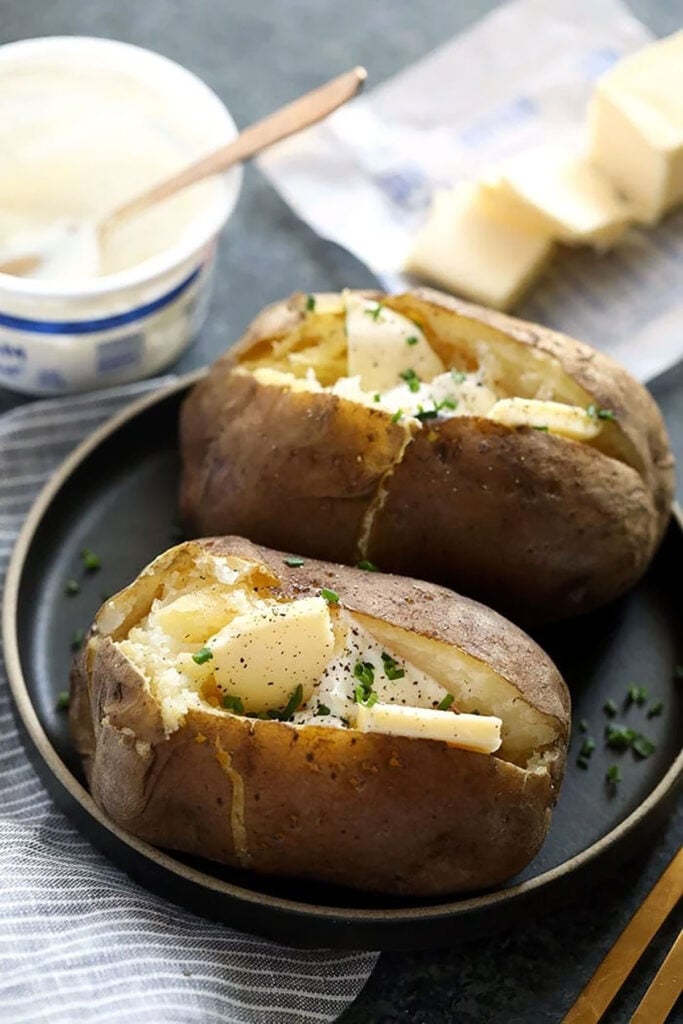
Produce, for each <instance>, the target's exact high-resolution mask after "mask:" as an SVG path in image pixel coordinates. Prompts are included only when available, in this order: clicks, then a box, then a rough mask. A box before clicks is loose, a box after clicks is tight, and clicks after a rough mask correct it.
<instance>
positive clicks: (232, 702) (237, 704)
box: [221, 693, 244, 715]
mask: <svg viewBox="0 0 683 1024" xmlns="http://www.w3.org/2000/svg"><path fill="white" fill-rule="evenodd" d="M221 704H222V706H223V707H224V708H225V710H226V711H234V712H235V714H236V715H242V714H244V704H243V703H242V698H241V697H236V696H235V695H234V694H232V693H226V694H225V696H224V697H223V700H222V701H221Z"/></svg>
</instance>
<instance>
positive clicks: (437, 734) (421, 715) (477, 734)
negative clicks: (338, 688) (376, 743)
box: [356, 703, 503, 754]
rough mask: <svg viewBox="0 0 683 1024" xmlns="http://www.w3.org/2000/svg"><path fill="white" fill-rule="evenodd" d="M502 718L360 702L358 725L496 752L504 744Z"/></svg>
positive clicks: (485, 752)
mask: <svg viewBox="0 0 683 1024" xmlns="http://www.w3.org/2000/svg"><path fill="white" fill-rule="evenodd" d="M502 725H503V722H502V720H501V719H500V718H496V717H495V716H494V715H466V714H456V713H454V712H453V711H434V710H432V709H431V708H409V707H405V706H404V705H403V704H381V703H377V704H373V705H372V707H365V705H363V704H359V705H358V712H357V717H356V729H358V730H359V731H360V732H379V733H385V734H386V735H388V736H407V737H413V738H415V739H420V740H443V741H444V742H446V743H451V744H453V746H456V747H462V748H463V749H464V750H475V751H477V752H478V753H480V754H493V753H494V751H496V750H498V748H499V747H500V745H501V738H500V730H501V727H502Z"/></svg>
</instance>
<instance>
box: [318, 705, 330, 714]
mask: <svg viewBox="0 0 683 1024" xmlns="http://www.w3.org/2000/svg"><path fill="white" fill-rule="evenodd" d="M316 714H317V715H329V714H331V712H330V709H329V708H328V706H327V704H318V710H317V711H316Z"/></svg>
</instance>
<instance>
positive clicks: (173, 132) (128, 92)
mask: <svg viewBox="0 0 683 1024" xmlns="http://www.w3.org/2000/svg"><path fill="white" fill-rule="evenodd" d="M61 68H64V69H65V70H68V74H67V75H65V77H69V76H70V78H71V80H72V81H73V80H74V75H78V76H81V78H82V81H83V88H84V89H87V90H88V98H89V99H90V101H92V99H93V95H94V96H95V97H97V90H98V89H101V90H102V96H103V98H104V100H103V103H104V105H105V106H106V98H107V96H110V95H119V94H120V95H123V96H125V97H130V99H131V102H132V103H134V104H135V116H136V117H138V116H139V112H140V110H144V111H145V117H147V118H148V122H149V127H150V131H151V132H152V134H153V135H154V133H157V134H158V137H159V138H162V137H163V138H164V139H165V140H168V141H169V144H170V143H171V142H172V144H173V145H174V146H175V145H177V147H178V148H179V149H181V150H182V159H183V162H186V163H190V162H191V161H193V160H194V159H196V158H198V157H200V156H203V155H204V154H206V153H207V152H209V151H210V150H212V149H215V148H217V147H219V146H220V145H223V144H225V143H226V142H229V141H230V139H232V138H233V137H234V136H235V135H236V133H237V129H236V127H235V123H234V121H233V119H232V117H231V116H230V113H229V112H228V110H227V109H226V107H225V106H224V104H223V103H222V102H221V100H220V99H219V98H218V97H217V96H216V95H215V93H213V92H212V91H211V90H210V89H209V88H208V87H207V86H206V85H205V84H204V83H203V82H201V81H200V80H199V79H198V78H197V77H196V76H195V75H193V74H192V73H191V72H189V71H187V70H186V69H184V68H182V67H180V66H179V65H177V64H174V63H173V62H172V61H170V60H167V59H166V58H165V57H161V56H160V55H158V54H155V53H151V52H150V51H148V50H143V49H141V48H139V47H136V46H130V45H128V44H126V43H120V42H114V41H112V40H107V39H94V38H93V39H90V38H81V37H54V38H45V39H32V40H27V41H23V42H19V43H12V44H9V45H7V46H3V47H0V101H2V98H3V87H4V85H5V83H8V82H9V83H10V84H11V83H12V82H15V81H16V76H22V78H21V82H20V86H19V88H20V89H21V90H24V92H22V93H21V95H22V97H23V95H24V93H25V94H26V96H27V103H29V102H31V101H32V99H33V98H35V100H36V102H41V97H40V89H41V85H40V82H41V81H43V82H44V80H45V74H49V75H51V74H52V73H53V71H55V70H56V71H57V72H59V70H60V69H61ZM31 75H32V76H33V79H30V77H27V76H31ZM41 76H42V78H41ZM32 81H35V83H36V85H35V91H36V95H35V97H32V94H31V89H33V88H34V86H33V85H32V84H31V83H32ZM76 81H77V82H80V78H77V79H76ZM27 83H28V84H27ZM76 95H78V94H77V93H76ZM22 102H23V99H22ZM122 102H124V103H125V102H128V100H127V99H125V100H124V101H122ZM1 113H2V111H1V110H0V114H1ZM78 116H79V114H78V110H75V111H74V122H73V125H70V126H69V130H70V131H71V130H73V131H78V124H79V121H78ZM148 122H147V121H145V124H147V123H148ZM116 128H117V126H113V128H112V161H114V164H113V166H114V167H115V161H116V160H117V159H119V157H120V152H121V146H125V141H126V140H125V132H123V133H121V132H119V135H118V136H117V133H116ZM118 128H119V129H120V128H121V125H119V126H118ZM57 143H59V140H57ZM62 148H63V147H62ZM0 149H2V118H1V117H0ZM100 156H101V154H100ZM29 157H30V153H29ZM126 159H135V153H134V152H128V153H126ZM46 166H47V173H50V166H49V161H46ZM241 178H242V175H241V169H240V168H234V169H232V170H231V171H230V172H228V173H227V174H225V175H223V176H221V177H220V178H219V179H214V181H213V182H212V185H211V190H210V191H208V192H207V193H206V199H205V200H204V199H203V200H202V202H201V204H200V206H199V208H198V209H197V212H196V215H193V216H192V217H190V219H186V221H185V223H182V220H181V221H179V223H178V232H177V236H175V237H173V238H172V240H170V244H168V245H167V246H166V247H165V248H163V249H162V251H160V252H158V253H156V254H155V255H153V256H151V257H150V258H148V259H144V260H143V262H140V263H137V264H136V265H133V266H130V267H128V268H126V269H122V270H118V271H117V272H114V273H109V274H106V275H105V276H102V277H89V278H83V279H82V280H81V279H78V280H75V281H58V280H50V279H45V280H43V279H34V278H28V277H17V276H12V275H8V274H0V385H3V386H5V387H8V388H11V389H12V390H15V391H20V392H23V393H26V394H34V395H48V394H50V395H54V394H64V393H68V392H75V391H82V390H87V389H90V388H98V387H108V386H110V385H113V384H120V383H123V382H126V381H132V380H138V379H140V378H142V377H145V376H148V375H150V374H153V373H155V372H157V371H158V370H161V369H162V368H163V367H165V366H167V365H168V364H170V363H172V362H173V361H175V360H176V359H177V358H178V356H179V355H180V354H181V353H182V352H183V351H184V350H185V349H186V348H187V347H188V345H189V344H190V342H191V341H192V339H193V338H194V336H195V335H196V334H197V332H198V331H199V329H200V327H201V325H202V323H203V321H204V318H205V316H206V311H207V307H208V302H209V298H210V292H211V285H212V269H213V264H214V258H215V245H216V239H217V236H218V234H219V232H220V231H221V229H222V227H223V226H224V225H225V223H226V221H227V220H228V218H229V217H230V214H231V213H232V210H233V208H234V206H235V203H236V201H237V197H238V194H239V189H240V184H241ZM150 184H152V182H150ZM198 187H201V186H194V188H198ZM1 205H2V196H0V206H1ZM165 223H166V222H165ZM167 223H168V224H171V225H172V224H173V223H174V222H173V221H168V222H167ZM169 230H170V231H171V233H172V231H173V228H172V226H171V228H170V229H169Z"/></svg>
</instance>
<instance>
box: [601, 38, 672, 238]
mask: <svg viewBox="0 0 683 1024" xmlns="http://www.w3.org/2000/svg"><path fill="white" fill-rule="evenodd" d="M589 119H590V136H591V141H590V154H589V155H590V159H591V160H592V162H593V163H594V164H595V166H596V167H599V168H600V170H602V171H603V172H604V173H605V174H606V175H607V176H608V177H609V178H610V179H611V180H612V181H613V182H614V184H615V185H616V186H617V187H618V188H619V189H620V190H621V191H622V192H623V193H624V194H625V195H627V196H628V197H629V198H630V199H632V200H633V201H634V202H635V203H636V204H637V206H638V214H639V219H641V220H642V221H644V222H645V223H654V222H655V221H657V220H658V219H659V218H660V217H661V216H662V214H664V213H666V211H667V210H669V209H671V208H672V207H673V206H675V205H676V204H677V203H680V202H682V201H683V31H682V32H677V33H676V34H675V35H673V36H669V37H668V38H666V39H662V40H660V41H658V42H656V43H652V44H651V45H650V46H646V47H645V48H644V49H642V50H640V51H639V52H638V53H634V54H632V55H631V56H628V57H625V58H624V59H623V60H621V61H619V63H618V64H616V65H615V66H614V67H613V68H612V69H611V70H610V71H608V72H607V73H606V74H605V75H603V77H602V78H601V79H600V81H599V82H598V85H597V88H596V91H595V93H594V95H593V98H592V100H591V103H590V108H589Z"/></svg>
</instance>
